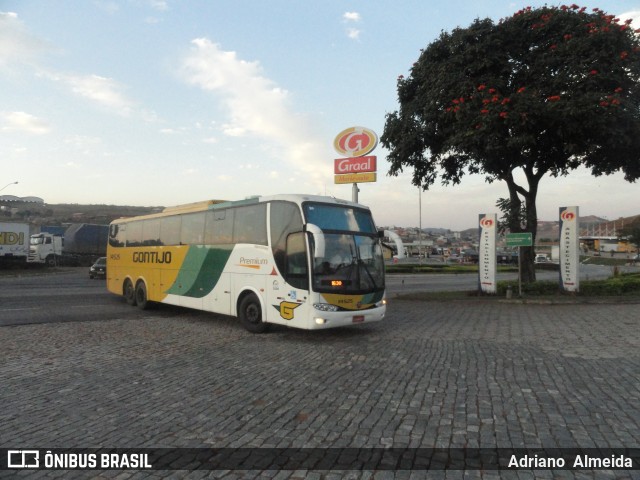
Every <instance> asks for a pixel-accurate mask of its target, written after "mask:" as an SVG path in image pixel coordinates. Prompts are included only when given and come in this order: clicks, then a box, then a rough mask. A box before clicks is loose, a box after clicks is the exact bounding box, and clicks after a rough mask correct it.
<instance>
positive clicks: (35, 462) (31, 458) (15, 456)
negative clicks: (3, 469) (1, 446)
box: [7, 450, 40, 468]
mask: <svg viewBox="0 0 640 480" xmlns="http://www.w3.org/2000/svg"><path fill="white" fill-rule="evenodd" d="M7 457H8V458H7V467H8V468H38V467H39V466H40V452H39V451H38V450H9V451H7Z"/></svg>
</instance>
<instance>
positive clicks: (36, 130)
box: [0, 112, 51, 135]
mask: <svg viewBox="0 0 640 480" xmlns="http://www.w3.org/2000/svg"><path fill="white" fill-rule="evenodd" d="M2 119H3V120H4V121H3V124H0V131H17V132H23V133H29V134H32V135H44V134H46V133H49V132H50V131H51V128H50V127H49V124H48V123H47V122H45V121H44V120H41V119H39V118H38V117H35V116H33V115H31V114H29V113H25V112H9V113H4V114H2Z"/></svg>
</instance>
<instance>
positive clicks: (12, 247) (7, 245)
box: [0, 222, 29, 260]
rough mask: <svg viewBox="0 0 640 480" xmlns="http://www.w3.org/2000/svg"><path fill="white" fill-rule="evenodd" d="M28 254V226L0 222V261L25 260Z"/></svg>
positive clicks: (26, 224) (25, 224)
mask: <svg viewBox="0 0 640 480" xmlns="http://www.w3.org/2000/svg"><path fill="white" fill-rule="evenodd" d="M28 253H29V224H28V223H13V222H0V259H2V260H25V259H26V258H27V254H28Z"/></svg>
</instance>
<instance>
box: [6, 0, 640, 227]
mask: <svg viewBox="0 0 640 480" xmlns="http://www.w3.org/2000/svg"><path fill="white" fill-rule="evenodd" d="M543 4H544V2H540V1H533V2H528V3H515V2H512V1H510V0H506V1H501V0H473V1H471V0H450V1H447V2H433V1H426V0H393V1H392V0H375V1H374V0H315V1H314V0H305V1H300V0H208V1H206V0H180V1H178V0H120V1H116V0H86V1H85V0H0V165H1V166H2V168H1V170H0V189H1V193H0V195H16V196H21V197H22V196H37V197H41V198H43V199H44V200H45V202H46V203H52V204H55V203H78V204H115V205H138V206H169V205H178V204H183V203H190V202H196V201H201V200H206V199H224V200H240V199H243V198H246V197H248V196H254V195H271V194H279V193H308V194H320V195H330V196H335V197H338V198H344V199H347V200H350V199H351V196H352V187H351V185H336V184H335V183H334V174H333V163H334V159H336V158H340V157H341V155H340V154H338V153H337V152H336V151H334V149H333V140H334V138H335V137H336V135H337V134H338V133H340V132H341V131H343V130H345V129H347V128H349V127H353V126H363V127H366V128H369V129H371V130H373V131H374V132H376V133H377V134H378V136H380V135H382V132H383V129H384V122H385V115H386V114H387V113H391V112H394V111H396V110H397V109H398V100H397V95H396V82H397V78H398V76H399V75H404V76H407V75H408V73H409V69H410V68H411V66H412V64H413V63H414V62H415V61H416V60H417V59H418V56H419V54H420V49H422V48H424V47H426V46H427V45H428V44H429V43H431V42H433V41H434V40H436V39H437V38H438V36H439V35H440V33H441V32H442V31H450V30H452V29H453V28H456V27H466V26H468V25H470V24H471V22H473V20H474V19H476V18H485V17H490V18H492V19H494V20H496V21H497V20H499V19H500V18H503V17H508V16H510V15H512V14H513V13H515V12H516V11H518V10H520V9H521V8H522V7H525V6H527V5H530V6H533V7H537V6H542V5H543ZM581 6H585V7H587V8H588V9H591V8H593V7H599V8H601V9H603V10H604V11H606V12H608V13H611V14H615V15H618V16H620V17H621V18H622V19H626V18H633V19H634V23H633V26H634V27H635V28H640V0H601V1H600V2H599V3H581ZM387 153H388V152H386V151H385V149H384V148H382V147H381V146H380V145H378V147H377V148H376V149H375V150H374V151H373V152H372V153H371V155H376V156H377V159H378V160H377V164H378V174H377V178H378V181H377V182H376V183H361V184H359V187H360V192H359V202H360V203H362V204H364V205H367V206H369V207H370V208H371V209H372V212H373V214H374V219H375V220H376V223H377V224H378V225H379V226H403V227H410V226H418V225H419V224H421V225H422V226H423V227H427V226H430V227H444V228H450V229H453V230H461V229H466V228H472V227H475V226H476V225H477V221H478V214H480V213H499V212H498V209H497V207H496V206H495V204H496V200H497V199H498V198H500V197H506V196H508V195H507V189H506V185H505V184H504V183H501V182H496V183H493V184H487V183H485V181H484V178H483V177H481V176H466V177H464V179H463V181H462V183H461V184H460V185H457V186H448V187H443V186H440V185H435V186H433V187H431V188H430V189H429V190H428V191H426V192H422V194H421V195H420V194H419V192H418V188H417V187H415V186H413V185H412V184H411V174H412V171H410V170H405V171H404V173H403V174H401V175H399V176H397V177H393V176H389V175H388V174H387V172H388V170H389V162H387V160H386V156H387ZM16 181H17V182H18V184H12V183H13V182H16ZM639 200H640V183H633V184H630V183H628V182H626V181H625V180H624V179H623V177H622V175H621V174H616V175H612V176H609V177H598V178H596V177H592V176H591V175H590V174H589V172H588V171H586V170H577V171H574V172H573V173H572V174H571V175H569V176H568V177H564V178H559V179H555V178H551V177H546V178H544V179H543V180H542V182H541V186H540V191H539V194H538V202H537V205H538V216H539V218H540V219H542V220H556V219H557V217H558V208H559V207H561V206H573V205H578V206H579V207H580V214H581V215H597V216H600V217H605V218H608V219H610V220H613V219H616V218H619V217H624V216H631V215H636V214H640V202H639ZM420 201H421V205H422V208H421V209H420ZM420 211H421V212H422V215H421V217H422V218H420V213H419V212H420Z"/></svg>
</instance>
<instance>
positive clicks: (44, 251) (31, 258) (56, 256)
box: [27, 233, 64, 267]
mask: <svg viewBox="0 0 640 480" xmlns="http://www.w3.org/2000/svg"><path fill="white" fill-rule="evenodd" d="M63 248H64V239H63V238H62V237H61V236H60V235H53V234H51V233H37V234H35V235H31V237H30V238H29V255H28V256H27V263H46V264H47V265H49V266H50V267H53V266H55V265H58V264H59V263H60V260H61V259H62V249H63Z"/></svg>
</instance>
